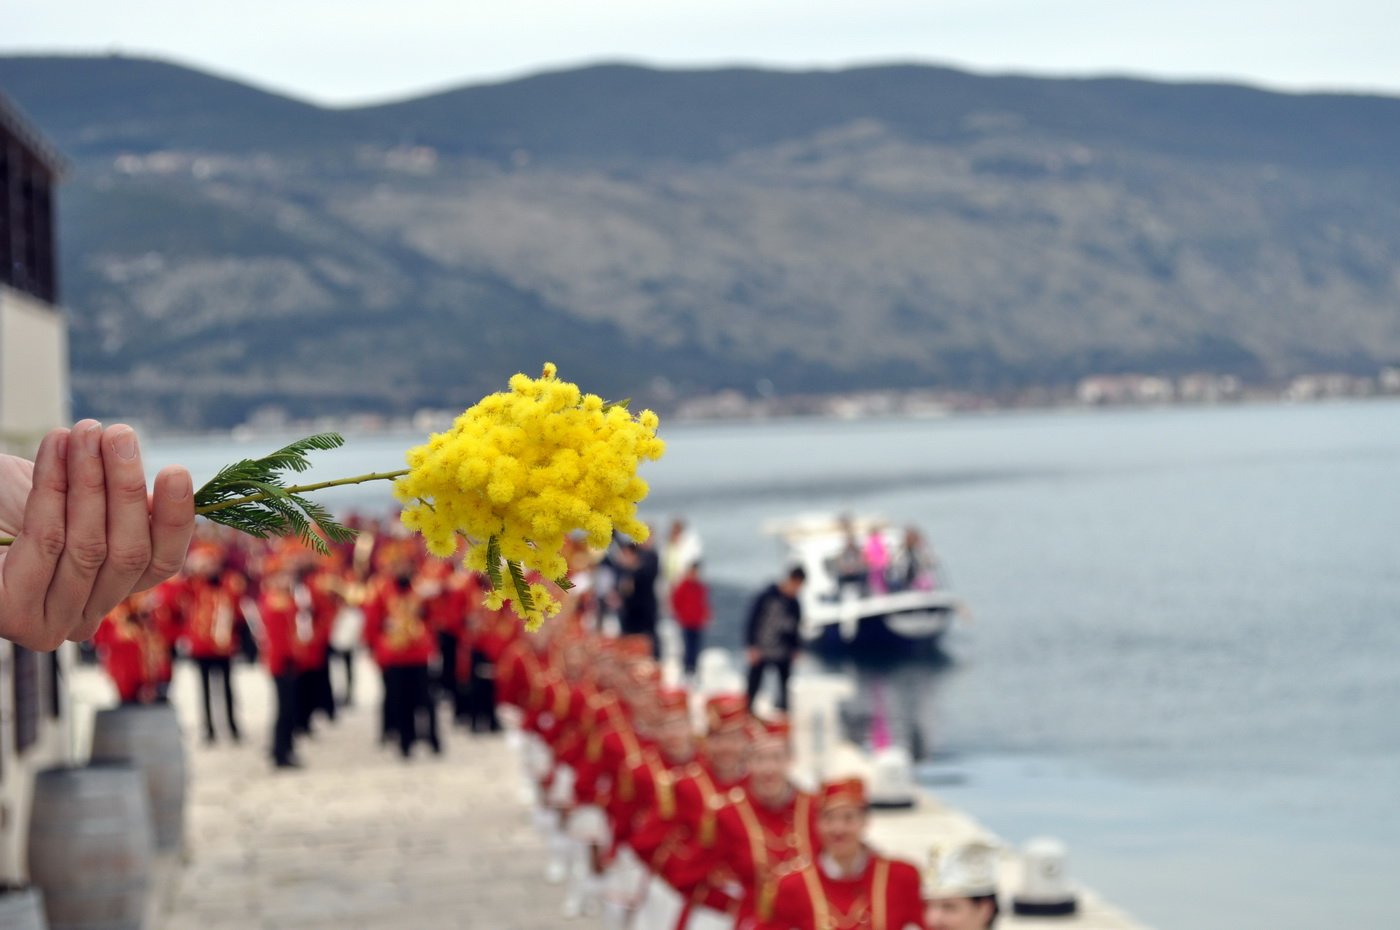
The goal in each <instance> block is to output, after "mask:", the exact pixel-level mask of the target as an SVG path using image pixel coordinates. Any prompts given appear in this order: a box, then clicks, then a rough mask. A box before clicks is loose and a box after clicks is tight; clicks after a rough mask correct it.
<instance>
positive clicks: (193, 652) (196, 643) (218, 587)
mask: <svg viewBox="0 0 1400 930" xmlns="http://www.w3.org/2000/svg"><path fill="white" fill-rule="evenodd" d="M242 596H243V584H242V579H241V578H239V577H238V576H237V575H234V574H232V573H226V574H224V575H223V576H222V577H221V578H220V580H219V581H218V583H211V582H210V581H209V580H207V579H205V578H191V579H189V581H188V582H187V583H186V584H185V586H184V590H183V591H181V592H180V593H179V610H180V613H181V614H183V617H184V624H183V626H184V630H183V633H184V640H185V647H186V648H187V649H188V650H189V653H190V656H191V657H192V658H195V659H227V658H228V657H229V656H231V655H233V653H234V651H235V650H236V649H237V648H238V637H237V636H236V635H235V633H236V630H237V627H238V624H239V623H241V622H243V612H242V610H241V609H240V607H239V600H240V598H242Z"/></svg>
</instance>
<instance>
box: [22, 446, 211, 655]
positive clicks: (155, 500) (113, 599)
mask: <svg viewBox="0 0 1400 930" xmlns="http://www.w3.org/2000/svg"><path fill="white" fill-rule="evenodd" d="M193 532H194V489H193V484H192V482H191V480H190V475H189V472H187V471H186V470H185V469H184V468H181V467H179V466H170V467H167V468H164V469H161V471H160V473H159V474H158V475H156V479H155V489H154V493H151V494H148V493H147V491H146V473H145V470H144V468H143V467H142V464H141V452H140V447H139V445H138V444H137V441H136V433H135V432H134V431H133V430H132V429H131V427H129V426H125V425H120V424H119V425H116V426H110V427H108V428H107V429H105V430H104V429H103V428H102V424H100V423H98V422H96V421H95V420H83V421H81V422H80V423H78V424H77V425H76V426H74V427H73V428H72V429H71V430H67V429H57V430H54V431H53V432H51V433H49V434H48V435H47V436H46V437H44V441H43V442H42V443H41V444H40V446H39V451H38V454H37V455H36V456H35V457H34V461H33V462H32V463H31V462H29V461H27V460H25V459H21V458H18V457H16V456H10V455H0V535H10V536H13V537H14V542H13V543H12V544H11V545H9V546H5V547H0V637H3V638H5V639H8V640H11V641H13V642H15V643H18V644H19V645H21V646H24V647H26V648H29V649H37V650H40V651H50V650H53V649H56V648H58V646H59V645H61V644H62V643H63V642H64V640H73V641H75V642H76V641H80V640H84V639H88V638H90V637H91V636H92V634H93V633H94V632H96V631H97V627H98V624H100V623H101V622H102V618H103V617H104V616H105V615H106V614H107V612H108V611H110V610H111V609H112V608H113V607H115V606H116V605H117V604H118V603H120V602H121V601H122V599H124V598H125V597H126V596H127V595H129V594H131V593H132V592H133V591H140V590H143V589H145V588H149V587H151V586H152V585H155V584H158V583H159V582H161V581H164V580H165V579H166V578H169V577H170V576H171V575H173V574H175V572H176V571H178V570H179V569H180V567H181V565H182V564H183V562H184V558H185V551H186V549H187V548H188V547H189V542H190V536H191V535H192V534H193Z"/></svg>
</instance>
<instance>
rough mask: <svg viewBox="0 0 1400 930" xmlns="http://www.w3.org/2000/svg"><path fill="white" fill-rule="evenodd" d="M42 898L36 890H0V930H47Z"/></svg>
mask: <svg viewBox="0 0 1400 930" xmlns="http://www.w3.org/2000/svg"><path fill="white" fill-rule="evenodd" d="M47 928H48V924H46V923H44V898H43V896H42V895H41V894H39V891H38V889H36V888H5V889H0V930H47Z"/></svg>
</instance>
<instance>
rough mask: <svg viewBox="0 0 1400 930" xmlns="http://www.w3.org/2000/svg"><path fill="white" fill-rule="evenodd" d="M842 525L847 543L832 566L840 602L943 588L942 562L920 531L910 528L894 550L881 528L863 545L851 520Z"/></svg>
mask: <svg viewBox="0 0 1400 930" xmlns="http://www.w3.org/2000/svg"><path fill="white" fill-rule="evenodd" d="M841 522H842V534H843V536H844V542H843V545H842V547H841V551H840V552H839V553H837V555H836V556H835V558H833V559H832V560H831V566H830V567H831V574H832V577H834V578H835V579H836V585H837V591H836V596H837V597H838V598H840V597H842V596H845V595H846V594H847V593H848V592H851V593H854V594H856V595H858V596H865V595H870V594H895V593H898V592H900V591H932V590H934V589H935V588H938V587H941V579H940V578H939V574H940V568H939V564H938V558H937V557H936V556H935V555H934V553H933V550H932V549H931V548H930V547H929V545H928V543H927V541H926V540H925V539H924V536H923V534H922V533H921V532H919V530H918V528H917V527H913V526H910V527H906V528H905V529H904V531H903V533H902V534H901V538H900V539H899V542H898V544H897V545H893V546H892V545H891V544H890V543H889V542H888V541H887V540H886V537H885V531H884V529H883V528H881V527H879V526H875V527H871V528H870V529H869V531H868V532H867V533H866V534H865V540H864V541H863V542H862V541H861V539H860V534H859V533H858V532H857V531H856V527H855V524H854V522H853V521H852V520H851V519H850V518H849V517H843V518H842V521H841Z"/></svg>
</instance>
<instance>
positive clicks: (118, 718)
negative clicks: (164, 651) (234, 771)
mask: <svg viewBox="0 0 1400 930" xmlns="http://www.w3.org/2000/svg"><path fill="white" fill-rule="evenodd" d="M92 759H93V761H94V762H101V761H108V760H111V761H120V760H129V761H130V762H132V763H134V764H135V765H136V767H137V768H139V769H140V770H141V773H142V775H144V776H145V779H146V791H147V793H148V795H149V797H150V808H151V817H152V825H153V826H154V827H155V836H156V849H157V850H159V851H160V852H173V851H178V850H179V849H180V848H181V847H183V845H184V839H185V742H184V740H183V739H182V738H181V736H180V723H179V721H178V720H177V719H176V717H175V708H174V707H172V706H170V705H169V704H128V705H124V706H122V707H113V708H110V709H108V710H99V711H98V712H97V717H96V719H95V720H94V721H93V725H92Z"/></svg>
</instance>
